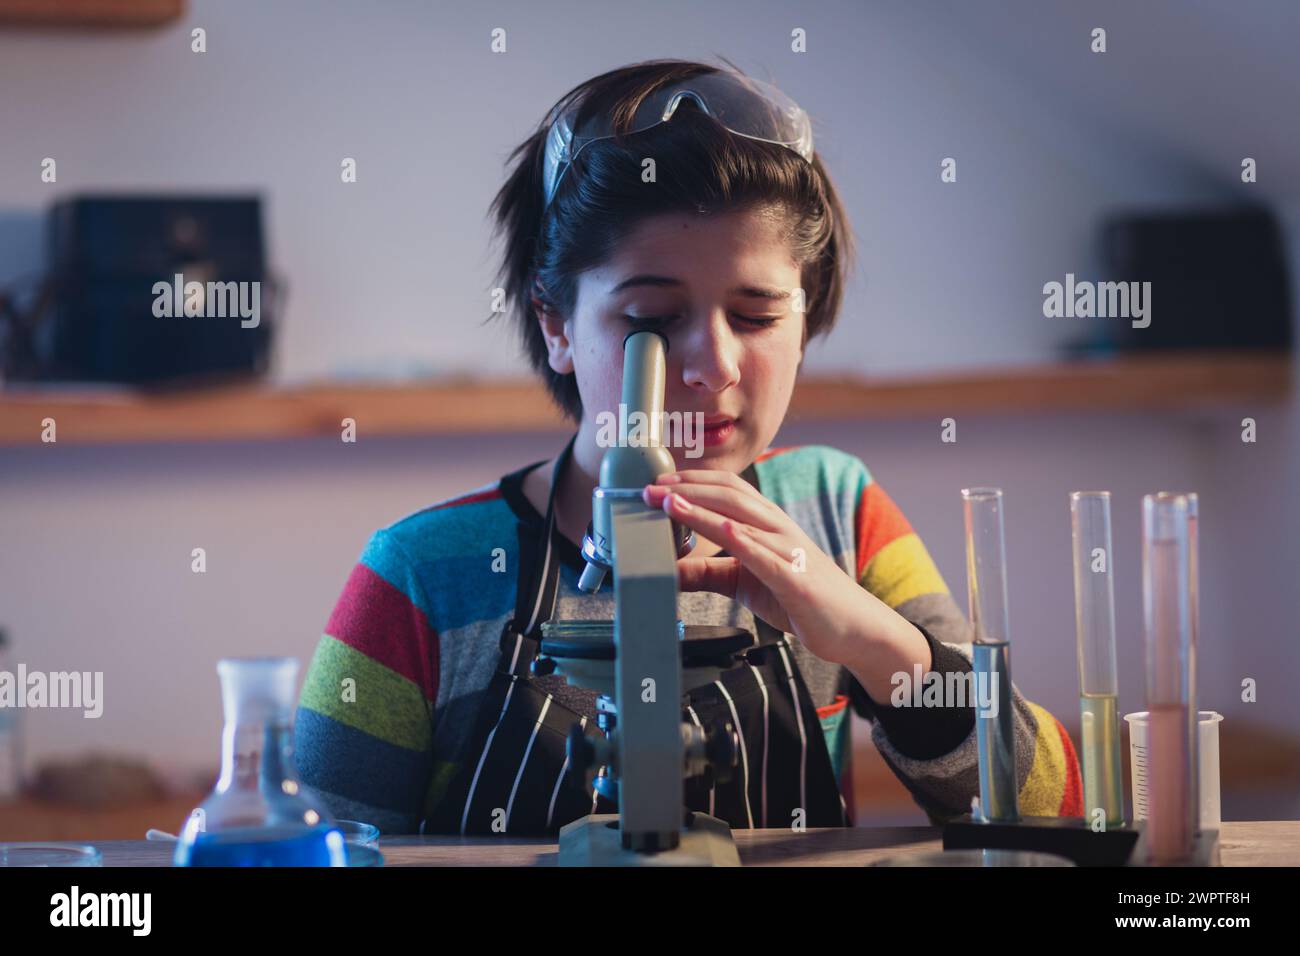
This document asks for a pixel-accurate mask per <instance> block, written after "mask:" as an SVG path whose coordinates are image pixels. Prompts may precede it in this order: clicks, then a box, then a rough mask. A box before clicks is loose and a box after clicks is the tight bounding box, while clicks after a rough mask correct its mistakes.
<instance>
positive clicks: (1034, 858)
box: [867, 850, 1075, 866]
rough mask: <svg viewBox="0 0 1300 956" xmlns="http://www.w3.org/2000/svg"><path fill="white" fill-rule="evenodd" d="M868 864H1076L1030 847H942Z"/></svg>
mask: <svg viewBox="0 0 1300 956" xmlns="http://www.w3.org/2000/svg"><path fill="white" fill-rule="evenodd" d="M867 865H868V866H1074V865H1075V863H1074V861H1073V860H1069V859H1066V858H1065V857H1063V856H1057V855H1056V854H1054V853H1037V852H1032V851H1029V850H942V851H934V852H930V853H911V854H906V855H899V856H890V857H886V858H885V859H883V860H877V861H876V862H875V863H869V864H867Z"/></svg>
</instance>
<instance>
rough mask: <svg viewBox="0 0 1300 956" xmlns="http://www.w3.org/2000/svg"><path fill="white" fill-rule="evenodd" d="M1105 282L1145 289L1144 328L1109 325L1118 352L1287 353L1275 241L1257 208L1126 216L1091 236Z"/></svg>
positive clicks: (1280, 252)
mask: <svg viewBox="0 0 1300 956" xmlns="http://www.w3.org/2000/svg"><path fill="white" fill-rule="evenodd" d="M1101 258H1102V262H1103V266H1104V268H1105V269H1106V270H1107V273H1106V275H1105V277H1104V278H1105V279H1106V280H1109V281H1122V282H1150V283H1151V324H1150V325H1149V326H1148V327H1146V328H1133V327H1132V325H1131V324H1130V323H1126V322H1120V323H1114V324H1111V323H1102V325H1109V326H1110V332H1111V335H1110V336H1109V337H1110V340H1111V342H1112V343H1113V344H1114V345H1116V346H1118V347H1119V348H1120V349H1123V350H1148V349H1273V350H1287V349H1290V348H1291V344H1292V331H1291V291H1290V285H1289V282H1288V273H1287V262H1286V252H1285V243H1284V241H1283V235H1282V230H1281V228H1280V227H1279V225H1278V223H1277V220H1276V219H1275V218H1274V216H1273V215H1272V214H1271V213H1270V212H1269V211H1268V210H1267V209H1263V208H1255V207H1248V208H1241V209H1230V210H1223V211H1212V212H1195V213H1192V212H1180V213H1148V214H1130V215H1125V216H1120V217H1115V218H1113V219H1111V220H1109V221H1108V222H1107V223H1106V224H1105V225H1104V226H1103V228H1102V231H1101Z"/></svg>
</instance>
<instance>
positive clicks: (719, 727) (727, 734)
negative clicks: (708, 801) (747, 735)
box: [704, 720, 740, 783]
mask: <svg viewBox="0 0 1300 956" xmlns="http://www.w3.org/2000/svg"><path fill="white" fill-rule="evenodd" d="M704 753H705V756H706V757H707V758H708V762H709V766H710V767H711V768H712V769H713V776H714V779H715V780H716V781H717V782H718V783H726V782H727V781H728V780H730V779H731V775H732V771H733V770H735V768H736V764H737V762H738V761H739V759H740V737H739V736H738V735H737V734H736V728H735V727H734V726H733V725H732V723H731V721H729V720H724V721H722V722H721V723H720V724H715V725H714V726H712V727H710V728H709V732H708V734H707V735H706V738H705V744H704Z"/></svg>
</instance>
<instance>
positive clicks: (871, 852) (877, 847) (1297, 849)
mask: <svg viewBox="0 0 1300 956" xmlns="http://www.w3.org/2000/svg"><path fill="white" fill-rule="evenodd" d="M733 835H734V837H735V840H736V847H737V849H738V850H739V851H740V859H741V862H742V863H743V864H745V865H746V866H863V865H865V864H867V863H873V862H875V861H877V860H880V859H883V858H885V857H887V856H894V855H900V854H914V853H925V852H931V851H935V850H941V849H943V843H942V839H941V836H940V831H939V830H938V829H936V828H934V827H881V828H869V827H859V828H854V827H849V828H838V827H832V828H827V829H814V830H807V831H805V832H803V833H795V832H792V831H790V830H735V831H733ZM93 842H94V845H95V846H96V847H98V848H99V849H100V851H101V852H102V853H103V854H104V865H105V866H170V865H171V859H172V852H173V851H174V850H175V844H174V843H171V842H155V841H149V840H104V841H93ZM379 849H380V850H381V851H382V852H383V854H384V863H385V865H386V866H554V865H555V863H556V858H557V844H556V843H555V842H554V841H552V840H549V839H546V838H544V837H543V838H536V839H526V838H519V837H509V838H507V837H472V838H471V837H466V838H461V837H447V836H392V837H382V838H380V841H379ZM1219 852H1220V856H1221V859H1222V863H1223V865H1224V866H1300V820H1271V821H1265V820H1260V821H1254V820H1252V821H1226V822H1224V823H1223V824H1222V828H1221V830H1220V831H1219Z"/></svg>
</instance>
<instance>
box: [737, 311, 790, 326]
mask: <svg viewBox="0 0 1300 956" xmlns="http://www.w3.org/2000/svg"><path fill="white" fill-rule="evenodd" d="M736 318H738V319H740V320H741V321H742V322H745V323H747V324H748V325H752V326H753V327H754V328H757V329H765V328H767V327H768V326H770V325H774V324H776V323H777V322H780V321H781V319H780V318H779V317H766V316H756V315H740V314H737V315H736Z"/></svg>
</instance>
